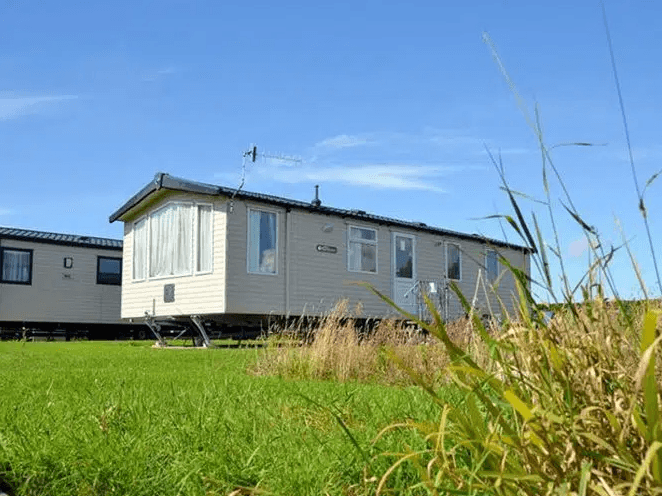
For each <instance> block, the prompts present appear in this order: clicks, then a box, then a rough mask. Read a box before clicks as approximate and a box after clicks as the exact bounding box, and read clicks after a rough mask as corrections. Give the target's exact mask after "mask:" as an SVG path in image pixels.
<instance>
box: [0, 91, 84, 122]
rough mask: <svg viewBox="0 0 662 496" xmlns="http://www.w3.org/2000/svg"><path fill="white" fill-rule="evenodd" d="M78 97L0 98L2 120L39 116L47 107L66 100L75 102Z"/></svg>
mask: <svg viewBox="0 0 662 496" xmlns="http://www.w3.org/2000/svg"><path fill="white" fill-rule="evenodd" d="M76 98H78V96H76V95H57V96H31V97H10V98H0V120H9V119H16V118H18V117H21V116H24V115H29V114H37V113H39V112H40V111H41V110H42V109H43V108H45V106H47V105H49V104H55V103H58V102H62V101H65V100H75V99H76Z"/></svg>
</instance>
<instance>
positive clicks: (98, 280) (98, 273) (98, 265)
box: [97, 255, 123, 286]
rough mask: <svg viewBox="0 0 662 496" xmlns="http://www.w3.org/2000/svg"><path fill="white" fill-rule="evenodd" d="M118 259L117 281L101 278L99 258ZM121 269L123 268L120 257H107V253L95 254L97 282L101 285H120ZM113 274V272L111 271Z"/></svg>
mask: <svg viewBox="0 0 662 496" xmlns="http://www.w3.org/2000/svg"><path fill="white" fill-rule="evenodd" d="M102 259H103V260H118V261H119V263H120V272H119V276H120V279H119V282H108V281H104V280H102V279H101V274H102V272H101V271H100V269H101V260H102ZM122 269H123V262H122V257H109V256H108V255H97V284H101V285H103V286H121V285H122ZM103 274H110V272H103ZM113 275H114V273H113Z"/></svg>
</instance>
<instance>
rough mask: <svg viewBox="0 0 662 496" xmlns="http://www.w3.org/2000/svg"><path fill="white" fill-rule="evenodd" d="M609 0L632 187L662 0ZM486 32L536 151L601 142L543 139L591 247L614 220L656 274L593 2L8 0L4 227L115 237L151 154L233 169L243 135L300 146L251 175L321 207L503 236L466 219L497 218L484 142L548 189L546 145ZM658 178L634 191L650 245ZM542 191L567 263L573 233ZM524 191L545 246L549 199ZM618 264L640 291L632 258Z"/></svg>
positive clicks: (644, 144) (227, 177)
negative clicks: (590, 235) (588, 227)
mask: <svg viewBox="0 0 662 496" xmlns="http://www.w3.org/2000/svg"><path fill="white" fill-rule="evenodd" d="M605 7H606V11H607V15H608V18H609V24H610V28H611V34H612V39H613V42H614V49H615V57H616V63H617V64H618V69H619V71H620V72H619V75H620V78H621V85H622V89H623V97H624V100H625V107H626V112H627V116H628V119H629V125H630V132H631V136H632V144H633V147H634V157H635V163H636V167H637V172H638V174H639V181H640V182H641V183H642V184H643V183H644V182H645V181H646V179H647V178H648V177H650V176H651V175H652V174H654V173H655V172H656V171H657V170H659V169H660V168H662V160H661V159H662V141H661V140H660V127H659V124H658V122H659V115H660V114H662V108H661V107H662V103H661V102H662V99H661V98H660V97H661V92H662V71H660V70H659V61H660V60H662V43H660V41H661V40H660V36H659V29H658V24H659V19H660V18H662V5H658V3H657V2H644V1H627V2H626V1H610V0H605ZM483 32H487V33H489V35H490V37H491V38H492V39H493V41H494V43H495V44H496V46H497V48H498V50H499V53H500V55H501V58H502V60H503V63H504V65H505V67H506V68H507V69H508V71H509V73H510V75H511V77H512V79H513V81H514V82H515V84H516V85H517V88H518V91H519V93H520V95H521V96H522V97H523V98H524V100H525V101H526V103H527V105H528V107H529V110H530V111H531V112H532V110H533V105H534V104H535V103H536V102H537V104H538V105H539V108H540V113H541V120H542V125H543V130H544V132H545V139H546V142H547V144H548V146H550V147H551V146H553V145H555V144H560V143H567V142H576V141H582V142H591V143H594V144H596V145H600V146H595V147H587V148H584V147H582V148H575V147H566V146H564V147H556V148H553V149H552V151H551V153H552V156H553V158H554V160H555V163H556V165H557V167H558V168H559V170H560V171H561V173H562V174H563V177H564V179H565V181H566V183H567V186H568V188H569V190H570V194H571V195H572V197H573V200H574V201H575V204H576V206H577V208H578V210H579V212H580V213H581V215H582V216H583V217H584V218H585V219H586V220H587V221H588V222H589V223H590V224H592V225H594V226H595V227H596V228H598V229H599V230H600V232H601V233H602V235H603V239H604V241H605V246H609V245H610V244H612V243H613V244H614V245H617V244H620V238H621V235H620V233H619V231H618V230H617V229H616V227H615V221H614V219H615V218H618V219H620V222H621V223H622V225H623V228H624V230H625V232H626V235H627V236H628V238H631V246H632V249H633V250H634V251H635V254H636V256H637V259H638V261H639V264H640V266H641V269H642V273H643V276H644V279H645V280H646V281H647V283H648V285H649V286H650V287H651V288H654V286H655V284H654V282H655V277H654V272H653V270H652V264H651V257H650V254H649V252H648V250H647V248H646V247H647V241H646V238H645V233H644V229H643V223H642V220H641V216H640V215H639V214H638V210H637V197H636V192H635V188H634V184H633V180H632V175H631V172H630V166H629V163H628V160H627V148H626V146H625V138H624V133H623V127H622V123H621V116H620V110H619V106H618V98H617V95H616V91H615V87H614V80H613V76H612V72H611V65H610V59H609V52H608V47H607V41H606V36H605V30H604V26H603V22H602V13H601V9H600V4H599V2H597V1H587V2H575V1H573V2H570V1H565V0H560V1H555V2H531V1H527V2H525V1H507V0H500V1H499V0H493V1H487V0H484V1H478V0H475V1H467V2H383V1H382V2H374V1H367V2H345V1H342V0H339V1H336V2H325V3H319V2H293V1H281V2H252V1H245V2H203V1H195V0H188V1H169V0H163V1H160V2H153V3H150V2H125V1H116V2H103V3H102V2H85V3H81V2H71V1H69V0H62V1H60V2H50V3H46V2H32V1H24V2H14V1H9V2H3V3H2V4H0V33H1V34H0V68H1V70H0V168H1V170H2V171H3V172H4V174H3V179H2V181H1V182H0V225H3V226H16V227H23V228H31V229H38V230H46V231H56V232H66V233H77V234H87V235H95V236H106V237H115V238H119V237H121V233H122V227H121V225H119V224H117V223H115V224H109V223H108V216H109V214H111V213H112V212H113V211H114V210H115V209H116V208H118V207H119V206H120V205H121V204H122V203H124V202H125V201H126V200H127V199H128V198H129V197H130V196H132V195H133V194H134V193H135V192H136V191H138V190H139V189H140V188H141V187H142V186H143V185H144V184H146V183H147V182H148V181H149V180H151V178H152V177H153V176H154V174H155V173H156V172H157V171H164V172H169V173H171V174H174V175H179V176H182V177H186V178H189V179H193V180H197V181H203V182H211V183H215V184H223V185H226V186H233V185H237V184H238V183H239V179H240V173H241V164H242V153H243V152H244V151H245V150H247V149H248V147H249V145H250V144H251V143H255V144H257V145H258V147H259V150H261V151H263V152H266V153H269V154H274V155H278V154H284V155H288V156H295V157H298V158H300V159H301V162H296V163H290V162H281V161H277V160H273V159H264V158H263V159H261V160H259V161H258V162H256V163H255V164H251V165H250V166H249V168H248V173H247V178H246V186H245V188H246V189H248V190H251V191H261V192H266V193H271V194H276V195H281V196H286V197H289V198H295V199H300V200H309V199H311V198H312V196H313V187H314V185H315V184H320V186H321V199H322V201H323V203H325V204H328V205H332V206H336V207H341V208H357V209H363V210H367V211H370V212H373V213H376V214H380V215H387V216H393V217H398V218H403V219H408V220H419V221H422V222H426V223H428V224H432V225H437V226H441V227H446V228H449V229H454V230H459V231H464V232H478V233H483V234H485V235H488V236H492V237H497V238H503V234H502V231H501V227H500V226H499V223H498V222H496V221H494V220H491V221H489V220H482V221H479V220H474V219H477V218H480V217H484V216H487V215H491V214H494V213H497V212H499V213H510V207H509V204H508V200H507V197H506V196H505V195H504V193H503V192H502V191H500V190H499V179H498V175H497V173H496V172H495V170H494V168H493V166H492V165H491V163H490V161H489V158H488V156H487V154H486V152H485V147H486V146H487V147H488V148H489V149H490V150H492V151H493V152H494V153H499V152H500V153H501V157H502V160H503V163H504V166H505V171H506V176H507V179H508V181H509V182H510V184H511V187H512V188H513V189H515V190H518V191H522V192H525V193H527V194H529V195H531V196H534V197H536V198H540V199H542V198H543V191H542V182H541V160H540V152H539V149H538V147H537V141H536V137H535V135H534V133H533V132H532V131H531V129H530V128H529V127H528V126H527V122H526V119H525V118H524V117H523V116H522V113H521V112H520V110H519V108H518V106H517V104H516V101H515V98H514V97H513V94H512V92H511V91H510V89H509V88H508V85H507V84H506V82H505V81H504V78H503V77H502V75H501V73H500V71H499V68H498V66H497V64H496V63H495V62H494V60H493V58H492V55H491V53H490V50H489V48H488V47H487V46H486V45H485V43H484V42H483V41H482V33H483ZM656 61H657V62H656ZM660 181H661V182H662V179H660ZM660 188H662V184H658V183H653V184H652V185H651V187H650V188H649V190H648V191H647V196H646V199H647V206H648V208H649V212H650V220H651V227H652V231H653V236H654V239H655V240H656V241H657V242H659V240H660V239H662V223H661V222H660V213H661V212H662V209H661V208H660V207H661V206H662V205H661V204H662V201H661V200H660ZM551 195H552V200H553V208H554V211H555V212H556V214H557V227H558V228H559V234H560V237H561V246H562V251H563V255H564V256H565V257H566V260H567V268H568V270H569V273H570V276H571V278H572V279H573V280H576V279H577V277H578V276H579V274H580V273H581V271H582V270H583V269H585V267H586V262H587V251H586V242H585V240H584V238H583V235H582V232H581V230H580V229H579V228H578V227H577V225H576V223H575V222H574V221H573V220H572V219H571V218H570V217H569V216H568V215H567V214H565V213H564V211H563V208H562V207H561V205H560V204H559V201H558V200H559V198H561V197H562V193H561V191H560V189H559V188H558V185H556V184H552V190H551ZM521 206H522V209H523V210H524V212H526V213H527V215H529V214H528V212H531V211H536V213H537V215H538V217H539V219H540V220H541V224H542V226H543V230H544V231H546V233H547V235H546V238H547V239H548V240H549V241H550V242H551V241H552V237H551V233H550V232H549V222H548V221H547V220H546V219H547V216H546V213H545V212H546V210H545V208H544V207H543V206H542V205H540V204H537V203H533V202H529V201H526V200H522V204H521ZM506 229H507V228H506ZM507 234H508V240H509V241H512V242H519V240H518V239H517V236H516V234H515V233H514V232H512V231H509V230H507ZM660 251H661V252H662V247H660ZM613 268H614V273H615V275H616V277H617V279H618V281H619V289H620V290H621V292H622V294H623V296H628V297H629V296H636V295H638V290H637V288H638V285H637V283H636V279H635V277H634V275H633V271H632V268H631V266H630V263H629V261H628V259H627V257H625V256H617V257H616V259H615V260H614V262H613ZM555 280H556V277H555Z"/></svg>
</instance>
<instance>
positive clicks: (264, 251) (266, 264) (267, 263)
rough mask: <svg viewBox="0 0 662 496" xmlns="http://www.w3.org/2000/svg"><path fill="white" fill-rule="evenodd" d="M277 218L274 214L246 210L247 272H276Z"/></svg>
mask: <svg viewBox="0 0 662 496" xmlns="http://www.w3.org/2000/svg"><path fill="white" fill-rule="evenodd" d="M277 221H278V217H277V214H276V213H274V212H266V211H264V210H253V209H249V210H248V272H251V273H254V274H276V273H277V271H278V264H277V262H278V226H277Z"/></svg>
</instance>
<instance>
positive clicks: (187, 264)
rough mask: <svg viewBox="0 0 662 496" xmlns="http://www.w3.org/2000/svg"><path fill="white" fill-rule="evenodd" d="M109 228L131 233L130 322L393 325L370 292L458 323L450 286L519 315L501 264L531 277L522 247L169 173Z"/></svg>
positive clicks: (482, 304)
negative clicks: (315, 320)
mask: <svg viewBox="0 0 662 496" xmlns="http://www.w3.org/2000/svg"><path fill="white" fill-rule="evenodd" d="M110 221H111V222H114V221H122V222H123V223H124V253H123V261H124V263H123V273H122V280H123V281H124V283H123V285H122V318H124V319H144V318H145V317H148V318H155V319H162V318H166V317H171V318H175V319H180V318H181V319H183V318H188V317H190V316H196V318H197V319H199V320H202V321H207V322H208V323H211V322H215V323H216V324H221V325H237V324H238V323H241V324H242V325H244V324H246V325H247V324H248V323H250V322H252V323H253V324H256V323H260V322H264V320H265V319H267V318H269V317H270V316H297V315H319V314H320V313H322V312H325V311H327V310H329V309H330V308H332V307H333V305H334V304H336V302H337V301H338V300H339V299H341V298H343V299H348V300H349V301H350V303H351V304H352V305H353V304H356V303H361V305H362V308H363V315H364V316H365V317H384V316H387V315H392V314H393V312H392V310H391V309H390V307H388V306H387V305H386V304H384V303H383V302H382V301H381V300H380V299H379V298H377V297H376V296H375V295H373V294H372V293H370V292H369V291H367V290H366V289H365V288H364V287H362V286H360V285H357V284H352V283H355V282H366V283H369V284H371V285H372V286H374V287H375V288H377V289H378V290H379V291H381V292H382V293H384V294H386V295H388V296H390V297H391V298H393V300H395V302H396V303H398V304H399V305H400V306H401V307H402V308H404V309H406V310H408V311H410V312H412V313H414V314H416V313H420V312H422V311H423V309H422V308H421V307H422V305H421V300H422V299H421V294H422V293H423V292H426V293H427V294H428V295H430V296H431V298H432V299H433V300H434V301H435V304H437V305H438V307H439V310H440V311H441V312H442V315H443V316H444V318H446V319H447V320H452V319H454V318H457V317H460V316H461V315H463V314H464V312H463V310H462V308H461V305H460V304H459V302H458V301H457V299H456V298H455V297H454V295H453V294H452V292H451V291H449V290H448V287H449V282H450V281H455V282H456V283H457V284H458V285H459V287H460V288H461V289H462V291H463V292H464V294H465V295H466V297H467V299H468V300H469V301H473V302H474V303H475V304H476V307H477V308H480V309H481V310H480V311H487V309H488V307H491V309H492V311H493V312H495V313H500V312H501V309H500V307H499V305H498V302H497V295H498V297H500V299H501V300H502V301H503V302H504V303H505V304H506V305H507V308H508V310H509V311H512V309H513V299H512V297H513V294H514V293H515V285H514V280H513V278H512V276H511V275H510V274H509V273H508V271H506V270H504V268H503V267H501V264H500V261H499V260H500V259H499V257H498V255H501V256H503V257H505V258H506V259H507V260H508V261H509V262H510V263H511V264H513V265H514V266H517V267H520V268H522V269H524V270H525V271H526V273H527V274H528V273H529V255H530V254H529V250H528V249H527V248H525V247H522V246H518V245H514V244H510V243H506V242H503V241H497V240H492V239H486V238H484V237H481V236H478V235H471V234H462V233H457V232H452V231H449V230H445V229H440V228H437V227H431V226H428V225H425V224H423V223H416V222H405V221H401V220H396V219H391V218H386V217H380V216H377V215H372V214H369V213H366V212H364V211H360V210H343V209H339V208H332V207H328V206H325V205H323V204H322V203H321V201H320V200H319V198H318V196H317V194H316V196H315V199H314V200H313V201H312V202H310V203H308V202H302V201H295V200H289V199H285V198H279V197H275V196H270V195H264V194H259V193H251V192H247V191H241V190H240V191H237V190H235V189H233V188H227V187H223V186H216V185H211V184H202V183H198V182H193V181H189V180H186V179H181V178H177V177H173V176H170V175H168V174H164V173H159V174H157V175H156V177H155V178H154V180H153V181H151V182H150V183H148V184H147V185H146V186H145V187H144V188H143V189H142V190H140V191H139V192H138V193H137V194H136V195H134V196H133V197H132V198H131V199H129V200H128V201H127V202H126V203H125V204H124V205H123V206H122V207H120V208H119V209H118V210H117V211H116V212H115V213H113V214H112V215H111V216H110ZM497 254H498V255H497ZM481 275H482V276H481ZM495 282H498V284H494V285H493V283H495ZM493 288H496V289H493ZM490 293H493V294H492V295H490Z"/></svg>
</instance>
